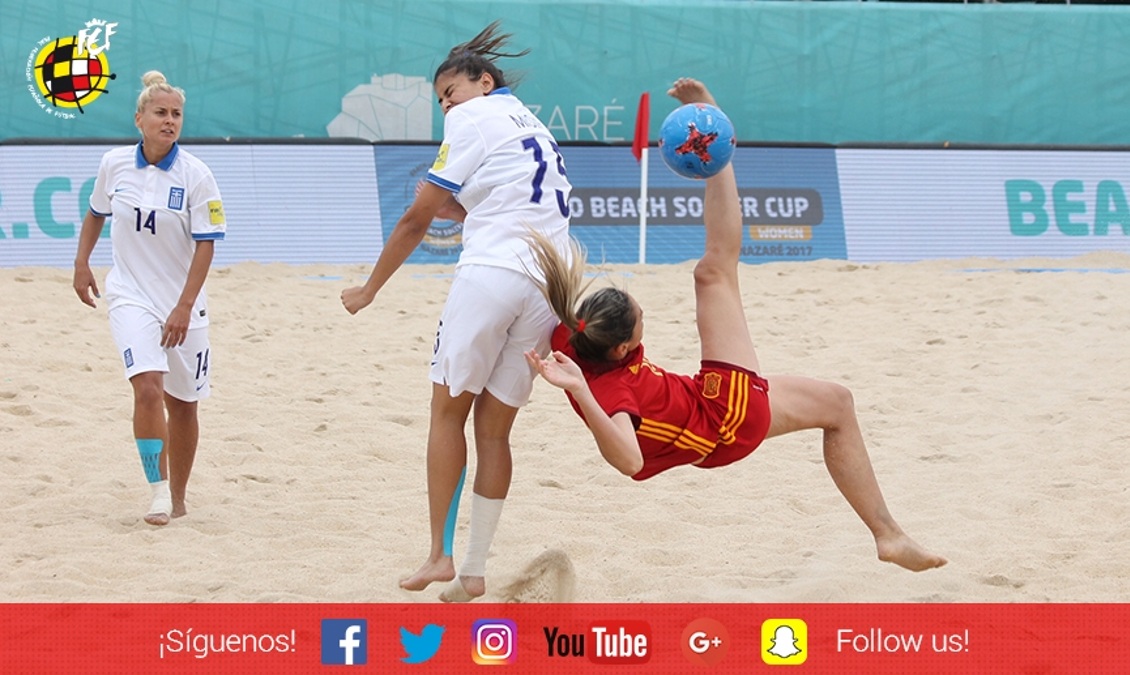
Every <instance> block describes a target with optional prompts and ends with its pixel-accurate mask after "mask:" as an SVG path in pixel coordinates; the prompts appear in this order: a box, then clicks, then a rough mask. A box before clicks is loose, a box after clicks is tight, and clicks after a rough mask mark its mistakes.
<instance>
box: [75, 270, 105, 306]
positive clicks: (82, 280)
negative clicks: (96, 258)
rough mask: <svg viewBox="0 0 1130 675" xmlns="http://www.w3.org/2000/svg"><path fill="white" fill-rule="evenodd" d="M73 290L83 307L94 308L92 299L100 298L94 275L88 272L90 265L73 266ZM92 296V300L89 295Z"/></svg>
mask: <svg viewBox="0 0 1130 675" xmlns="http://www.w3.org/2000/svg"><path fill="white" fill-rule="evenodd" d="M73 283H74V289H75V294H76V295H78V299H79V300H82V303H83V304H84V305H90V306H91V307H95V306H96V305H95V304H94V298H101V297H102V296H101V295H100V294H99V293H98V282H97V281H95V279H94V273H93V272H91V271H90V265H75V275H74V282H73ZM92 294H93V296H94V297H93V298H92V297H91V295H92Z"/></svg>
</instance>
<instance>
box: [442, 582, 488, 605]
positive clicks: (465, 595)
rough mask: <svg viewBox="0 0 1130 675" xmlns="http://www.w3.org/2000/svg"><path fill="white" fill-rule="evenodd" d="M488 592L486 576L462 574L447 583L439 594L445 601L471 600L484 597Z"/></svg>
mask: <svg viewBox="0 0 1130 675" xmlns="http://www.w3.org/2000/svg"><path fill="white" fill-rule="evenodd" d="M486 592H487V580H486V578H485V577H463V576H461V577H459V578H458V579H456V580H454V581H452V582H451V583H450V584H448V585H447V588H445V589H444V591H443V593H440V594H439V599H440V600H443V601H444V602H470V601H472V600H474V599H475V598H479V597H482V596H483V594H484V593H486Z"/></svg>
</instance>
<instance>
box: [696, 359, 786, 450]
mask: <svg viewBox="0 0 1130 675" xmlns="http://www.w3.org/2000/svg"><path fill="white" fill-rule="evenodd" d="M694 381H695V384H697V385H698V391H699V395H700V396H701V397H702V401H703V406H704V407H705V408H706V409H708V410H710V411H711V415H712V416H713V417H715V418H716V419H717V422H718V446H717V447H715V448H714V452H712V453H710V454H709V455H707V456H706V457H705V458H704V459H703V460H702V461H701V462H699V463H698V464H695V465H694V466H697V467H699V468H702V469H712V468H714V467H719V466H726V465H727V464H733V463H734V462H736V461H738V460H739V459H743V458H745V457H747V456H749V454H750V453H752V452H753V451H754V450H756V449H757V446H759V445H761V442H762V441H764V440H765V434H767V433H769V422H770V421H771V417H772V415H771V413H770V411H769V382H768V381H767V380H766V379H765V378H763V377H761V376H760V375H758V374H757V373H755V372H753V371H751V370H747V369H746V368H742V367H741V366H735V365H732V364H729V363H722V362H721V361H703V362H702V367H701V369H700V370H699V371H698V373H697V374H696V375H695V376H694Z"/></svg>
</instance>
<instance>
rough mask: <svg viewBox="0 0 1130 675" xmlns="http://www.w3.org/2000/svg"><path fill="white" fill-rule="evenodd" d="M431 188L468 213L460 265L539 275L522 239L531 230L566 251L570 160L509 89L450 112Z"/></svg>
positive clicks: (433, 169)
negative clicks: (450, 195) (453, 197)
mask: <svg viewBox="0 0 1130 675" xmlns="http://www.w3.org/2000/svg"><path fill="white" fill-rule="evenodd" d="M428 181H429V182H431V183H434V184H435V185H438V186H439V187H442V188H444V189H446V190H450V191H451V192H453V193H455V195H456V199H457V200H458V201H459V203H460V204H462V206H463V208H464V209H466V210H467V217H466V219H465V220H464V223H463V252H462V254H461V255H460V256H459V263H458V264H459V265H467V264H479V265H492V266H495V267H505V268H507V269H512V270H515V271H517V272H522V273H526V271H527V270H531V271H533V270H536V269H537V266H536V264H535V263H534V260H533V257H532V254H531V252H530V248H529V245H528V244H527V243H526V242H525V241H524V240H523V235H525V234H526V232H527V229H534V230H537V231H539V232H541V233H542V234H544V235H546V236H547V237H549V239H550V241H552V242H554V243H555V244H557V247H558V249H559V250H561V251H562V252H567V251H568V236H569V234H568V233H569V217H568V213H569V207H568V204H569V192H570V190H571V189H572V186H571V185H570V184H569V179H568V178H566V176H565V160H564V159H563V158H562V157H561V153H560V152H559V150H558V148H557V143H556V141H554V139H553V135H552V134H551V133H550V132H549V130H548V129H546V128H545V125H544V124H542V123H541V121H540V120H539V119H538V118H537V117H536V116H535V115H534V114H533V113H532V112H530V110H529V108H527V107H526V106H525V105H524V104H523V103H522V102H521V101H519V100H518V99H517V98H516V97H515V96H514V95H512V94H511V93H510V90H509V89H508V88H505V87H504V88H500V89H496V90H495V91H493V92H491V93H490V94H489V95H487V96H480V97H477V98H472V99H471V100H469V101H465V102H464V103H460V104H459V105H457V106H455V107H454V108H452V109H451V110H449V111H448V112H447V116H446V117H445V118H444V121H443V144H442V145H441V146H440V149H439V154H438V156H437V157H436V161H435V164H433V165H432V168H431V170H430V171H429V172H428ZM523 265H524V266H523Z"/></svg>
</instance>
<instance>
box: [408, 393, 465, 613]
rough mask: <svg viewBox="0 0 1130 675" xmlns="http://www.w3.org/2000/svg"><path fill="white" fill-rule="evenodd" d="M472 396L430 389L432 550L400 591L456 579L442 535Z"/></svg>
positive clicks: (461, 459) (460, 462)
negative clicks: (445, 550)
mask: <svg viewBox="0 0 1130 675" xmlns="http://www.w3.org/2000/svg"><path fill="white" fill-rule="evenodd" d="M474 400H475V395H474V394H471V393H468V392H464V393H463V394H460V395H459V396H457V397H455V398H452V397H451V396H450V395H449V393H448V389H447V387H445V386H443V385H439V384H433V385H432V410H431V426H430V428H429V429H428V459H427V463H428V525H429V527H430V528H431V550H430V551H429V553H428V559H427V560H426V561H424V564H423V565H421V566H420V569H418V570H416V572H415V573H414V574H413V575H412V576H410V577H407V578H404V579H401V580H400V587H401V588H404V589H407V590H409V591H422V590H424V589H425V588H427V587H428V585H429V584H431V583H432V582H433V581H451V580H452V579H454V578H455V564H454V562H452V559H451V556H450V555H449V554H447V553H445V552H444V546H443V532H444V527H445V525H446V524H447V512H448V509H450V508H451V504H452V500H453V499H454V498H455V497H456V495H455V490H456V488H457V487H458V485H459V479H460V477H461V476H462V475H463V469H464V467H466V466H467V438H466V436H465V435H464V433H463V429H464V427H465V426H466V424H467V415H468V414H470V412H471V404H472V403H473V402H474Z"/></svg>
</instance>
